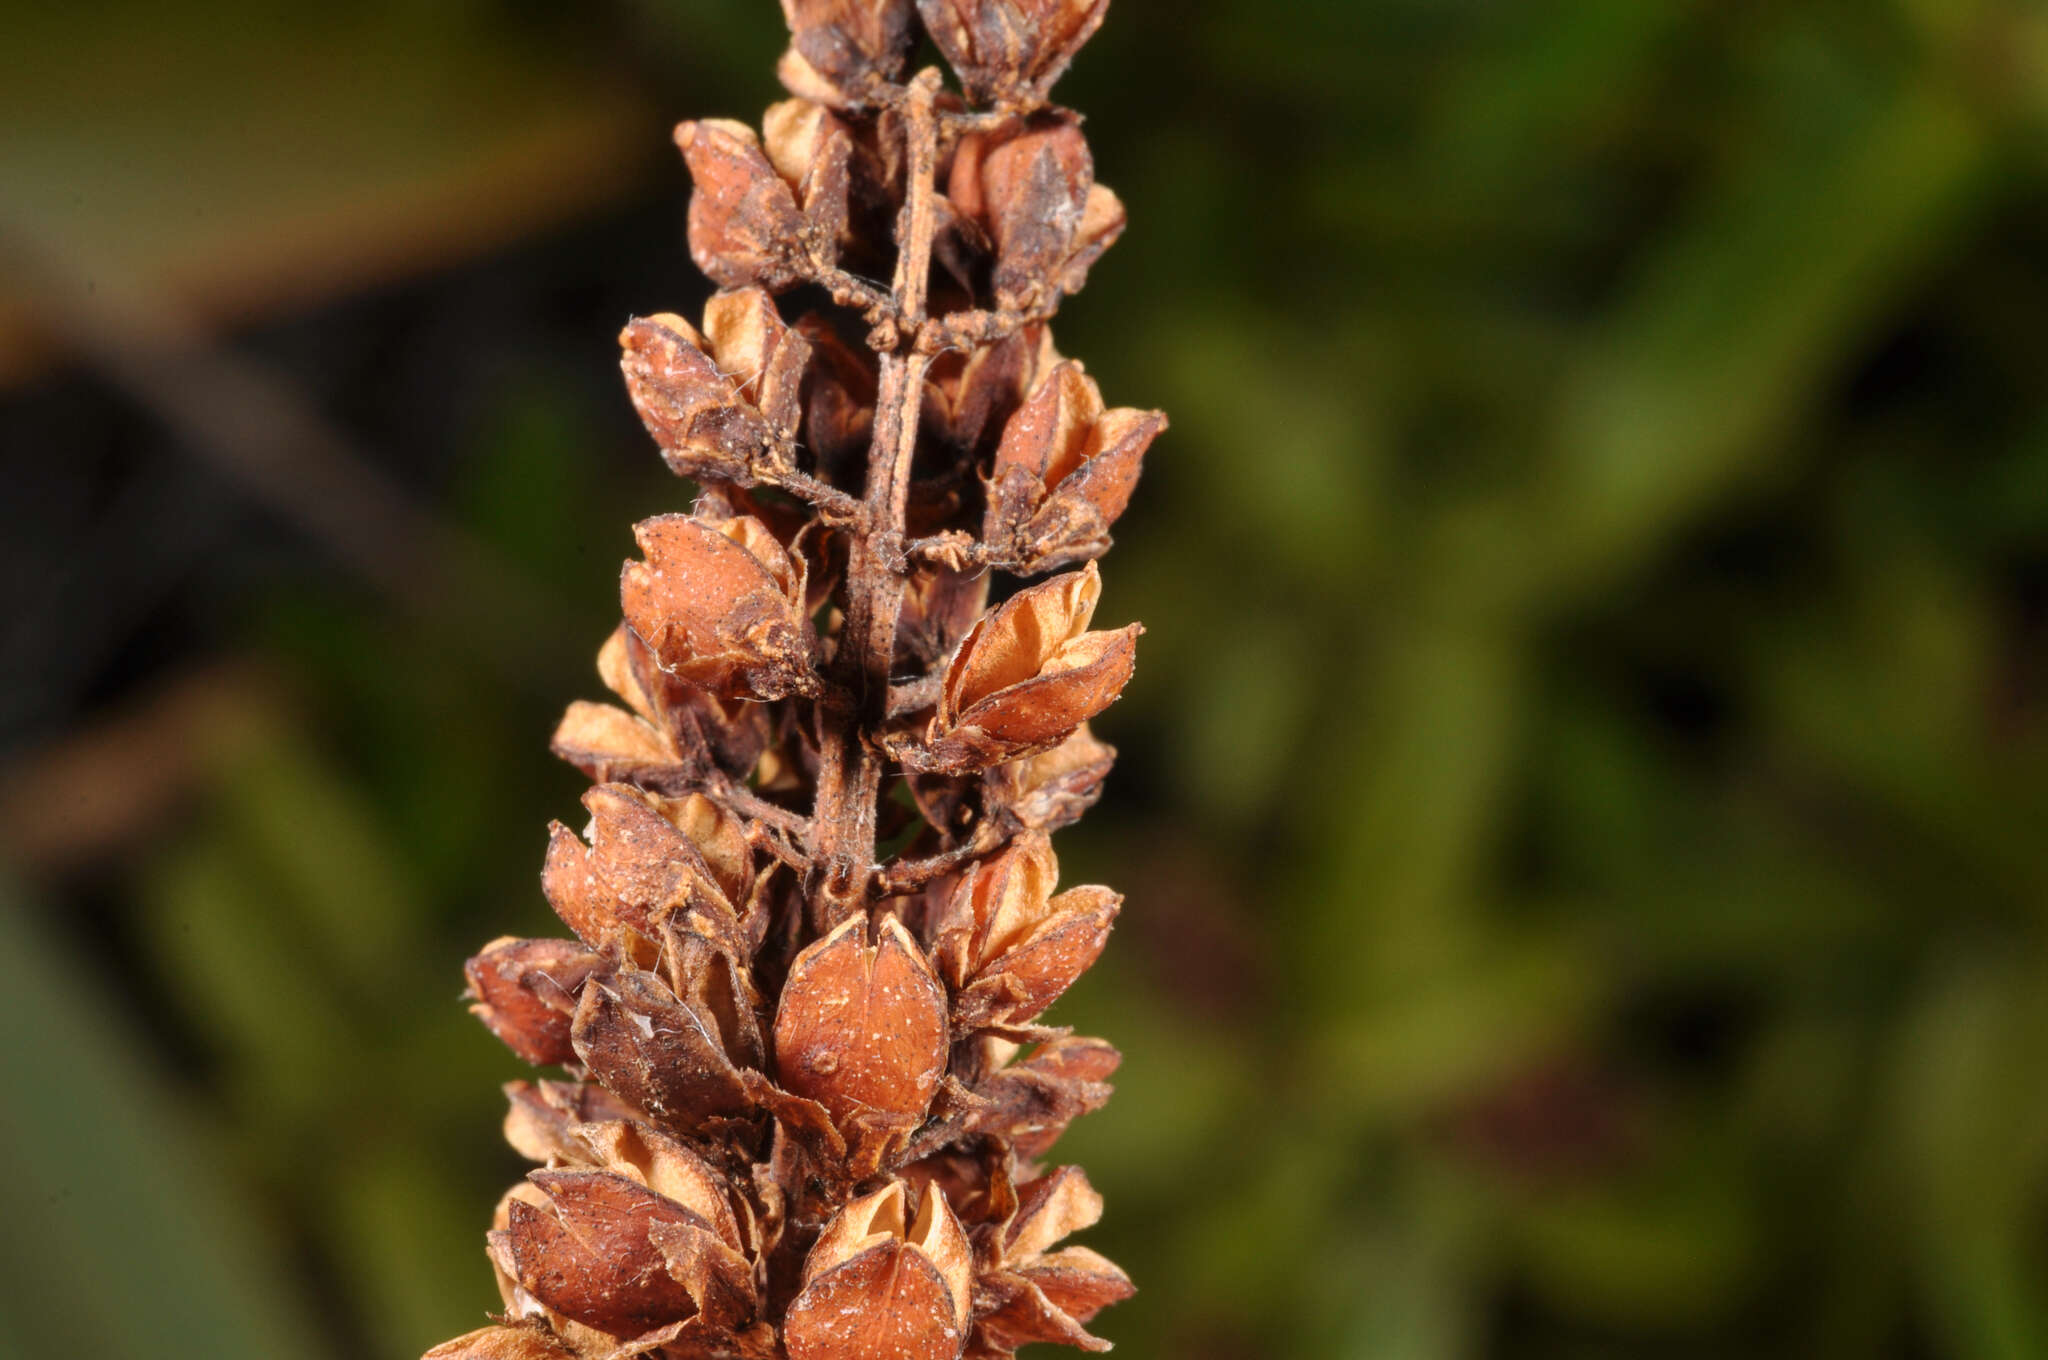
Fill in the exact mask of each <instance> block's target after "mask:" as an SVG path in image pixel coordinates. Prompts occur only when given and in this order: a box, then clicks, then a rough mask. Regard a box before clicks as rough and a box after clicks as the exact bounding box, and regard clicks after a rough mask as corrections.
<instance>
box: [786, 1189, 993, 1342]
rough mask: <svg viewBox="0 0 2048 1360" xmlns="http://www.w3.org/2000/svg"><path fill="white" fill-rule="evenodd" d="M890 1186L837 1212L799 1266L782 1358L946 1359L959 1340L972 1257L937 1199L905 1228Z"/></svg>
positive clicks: (898, 1192) (900, 1202) (934, 1194)
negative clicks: (799, 1287)
mask: <svg viewBox="0 0 2048 1360" xmlns="http://www.w3.org/2000/svg"><path fill="white" fill-rule="evenodd" d="M906 1209H907V1202H906V1196H905V1194H904V1185H903V1183H902V1182H901V1181H892V1182H890V1183H889V1184H888V1185H886V1186H884V1187H883V1188H882V1189H880V1190H878V1191H876V1192H875V1193H873V1194H871V1195H868V1196H866V1197H864V1198H862V1199H857V1200H854V1201H853V1202H852V1203H850V1204H848V1205H847V1206H846V1207H845V1208H843V1209H841V1210H840V1211H839V1213H838V1214H837V1215H835V1216H834V1218H833V1219H832V1221H831V1222H830V1223H828V1224H827V1225H826V1226H825V1230H824V1232H823V1233H821V1234H820V1235H819V1237H818V1242H817V1245H816V1246H814V1247H813V1248H812V1249H811V1254H810V1256H809V1257H808V1259H806V1261H805V1262H804V1289H803V1292H802V1293H800V1294H798V1295H797V1297H796V1300H795V1301H794V1302H793V1303H791V1304H790V1307H789V1313H788V1317H787V1321H786V1322H785V1324H784V1338H785V1340H786V1342H787V1344H788V1346H789V1354H790V1360H881V1358H882V1357H888V1358H889V1360H898V1358H899V1357H900V1360H953V1357H955V1356H958V1355H959V1354H960V1349H961V1344H962V1341H963V1339H964V1337H965V1332H966V1325H967V1318H968V1307H969V1301H970V1291H971V1287H972V1282H973V1271H974V1254H973V1250H972V1249H971V1248H970V1247H969V1246H968V1243H967V1236H966V1234H965V1233H964V1232H963V1231H962V1230H961V1228H960V1222H959V1220H958V1219H957V1218H956V1217H954V1215H953V1211H952V1209H951V1208H950V1207H949V1206H948V1205H947V1204H946V1197H945V1195H944V1193H943V1192H941V1191H939V1190H937V1189H931V1190H928V1191H927V1192H926V1194H925V1196H924V1202H923V1203H922V1204H921V1205H920V1206H919V1208H918V1213H917V1217H916V1219H915V1220H914V1221H911V1222H909V1223H906V1222H905V1219H906V1218H907V1216H908V1215H907V1213H906Z"/></svg>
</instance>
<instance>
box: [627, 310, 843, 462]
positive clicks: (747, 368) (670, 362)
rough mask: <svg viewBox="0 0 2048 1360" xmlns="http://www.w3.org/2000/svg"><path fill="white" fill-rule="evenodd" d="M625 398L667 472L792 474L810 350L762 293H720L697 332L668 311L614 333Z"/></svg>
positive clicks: (641, 319) (629, 323) (630, 324)
mask: <svg viewBox="0 0 2048 1360" xmlns="http://www.w3.org/2000/svg"><path fill="white" fill-rule="evenodd" d="M619 346H620V350H621V357H620V360H619V366H620V369H621V371H622V372H623V373H624V374H625V378H626V392H627V394H628V395H629V396H630V397H631V398H632V399H633V408H634V409H635V410H636V411H638V412H639V413H640V419H641V422H642V423H643V424H645V425H646V426H647V432H648V433H649V434H651V435H653V436H654V441H655V443H656V444H658V445H659V446H660V447H661V455H662V457H663V458H664V459H665V460H666V461H667V462H668V465H669V467H671V468H672V469H674V470H675V472H676V473H677V474H678V475H680V476H684V477H695V478H698V479H700V480H701V479H703V478H707V477H717V478H724V479H726V480H728V481H750V480H752V479H753V478H755V477H757V476H759V475H761V474H762V473H763V472H764V471H765V470H767V469H769V468H772V467H777V466H784V467H786V466H791V465H792V464H793V454H792V451H791V446H792V444H793V442H794V441H795V439H796V436H797V425H798V422H799V420H800V418H801V415H802V409H801V407H800V405H799V398H800V396H801V392H802V386H803V377H804V369H805V367H806V365H807V364H808V363H809V361H810V344H809V342H807V341H806V340H805V339H804V338H803V336H802V335H800V334H798V333H797V332H796V331H794V330H792V329H791V328H790V327H788V326H786V325H784V324H783V322H782V318H781V316H780V315H779V314H778V313H777V312H776V310H775V302H774V300H773V299H772V298H770V297H769V296H768V294H767V293H766V292H764V291H763V290H761V289H759V288H742V289H739V290H737V291H733V292H724V293H720V294H718V295H717V296H715V297H713V298H712V299H711V301H710V302H709V303H707V304H706V305H705V308H704V329H703V330H702V331H699V330H698V329H697V328H696V327H694V326H692V325H691V324H690V323H689V322H687V321H685V320H683V318H681V317H679V316H677V315H675V314H674V313H672V312H663V313H660V314H659V315H656V316H650V317H637V318H635V319H634V320H632V321H630V322H628V323H627V325H626V328H625V330H623V331H621V332H620V333H619Z"/></svg>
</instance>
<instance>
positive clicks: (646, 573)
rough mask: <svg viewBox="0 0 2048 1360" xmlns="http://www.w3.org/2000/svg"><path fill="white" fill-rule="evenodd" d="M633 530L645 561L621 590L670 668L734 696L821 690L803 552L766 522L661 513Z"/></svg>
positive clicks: (631, 619) (633, 618)
mask: <svg viewBox="0 0 2048 1360" xmlns="http://www.w3.org/2000/svg"><path fill="white" fill-rule="evenodd" d="M633 536H634V537H635V538H636V539H638V540H639V543H640V551H641V553H642V554H643V555H644V556H645V558H646V560H645V561H644V562H628V563H627V564H626V567H625V570H624V572H623V574H622V575H621V577H620V584H619V596H620V600H621V603H622V604H623V606H624V608H625V613H626V622H627V624H629V625H630V626H631V627H632V629H633V632H634V633H635V634H636V635H638V636H639V638H640V640H641V641H643V642H644V643H646V644H647V647H648V649H649V650H650V651H651V652H653V653H654V655H655V656H656V657H657V658H658V659H659V660H660V663H661V668H662V669H663V670H665V671H667V672H669V673H670V674H672V675H675V676H677V677H679V678H681V679H683V680H687V681H688V682H690V683H691V684H694V685H702V686H704V687H705V688H707V689H710V690H713V691H715V692H717V693H720V694H722V695H725V696H727V697H730V698H741V699H780V698H784V697H786V696H789V695H792V694H811V693H815V692H816V691H817V688H818V680H817V676H816V675H815V674H813V672H812V670H811V625H810V620H809V618H808V617H807V615H806V612H805V609H804V589H805V584H806V568H805V566H804V562H803V558H802V557H801V556H792V555H791V554H790V553H789V551H788V550H787V549H785V548H784V547H783V546H782V545H781V543H779V542H777V541H776V539H775V536H774V535H773V534H771V533H769V532H768V528H767V526H766V525H764V524H762V523H761V521H760V520H758V519H755V518H753V517H752V516H745V515H743V516H737V517H735V518H732V519H727V520H713V521H709V522H706V521H702V520H697V519H693V518H691V517H689V516H687V515H659V516H656V517H655V518H653V519H647V520H642V521H640V523H638V524H636V525H634V526H633Z"/></svg>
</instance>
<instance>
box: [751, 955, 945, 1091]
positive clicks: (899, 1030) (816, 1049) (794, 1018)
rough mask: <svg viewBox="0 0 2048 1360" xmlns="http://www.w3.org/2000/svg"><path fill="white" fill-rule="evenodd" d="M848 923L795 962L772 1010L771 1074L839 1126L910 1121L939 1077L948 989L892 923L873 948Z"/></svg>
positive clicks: (933, 1088) (933, 1089) (941, 1067)
mask: <svg viewBox="0 0 2048 1360" xmlns="http://www.w3.org/2000/svg"><path fill="white" fill-rule="evenodd" d="M866 924H867V923H866V920H865V919H864V918H863V917H859V916H854V917H850V918H848V919H847V920H846V921H845V922H843V923H841V925H840V926H839V927H838V929H836V930H834V931H833V932H832V933H831V934H829V935H827V936H826V937H825V938H824V939H822V940H819V941H817V942H816V943H815V944H813V945H811V946H810V947H809V948H807V949H805V950H804V952H803V953H801V954H799V955H797V958H796V962H795V963H794V964H793V965H791V967H790V970H789V979H788V980H787V981H786V982H785V983H784V984H783V987H782V999H781V1002H780V1004H779V1006H778V1007H777V1009H776V1013H775V1070H776V1075H777V1077H778V1078H779V1079H780V1080H781V1082H782V1084H783V1086H784V1087H785V1088H787V1089H788V1090H790V1091H792V1092H794V1093H796V1094H797V1095H799V1096H803V1097H805V1098H807V1099H810V1100H815V1101H817V1102H818V1103H819V1104H821V1105H823V1106H824V1107H825V1108H826V1109H827V1110H829V1111H830V1112H831V1114H832V1117H833V1118H834V1120H836V1121H837V1122H838V1123H839V1124H840V1125H841V1127H842V1128H846V1127H850V1126H853V1125H855V1124H856V1123H857V1122H858V1120H859V1119H860V1117H861V1116H863V1115H866V1114H868V1113H869V1112H875V1113H879V1114H881V1115H884V1116H893V1117H895V1118H896V1119H898V1120H907V1121H913V1122H914V1121H915V1120H917V1119H919V1118H921V1117H922V1116H923V1115H924V1112H925V1109H926V1108H927V1107H928V1106H929V1105H930V1104H931V1100H932V1096H933V1095H934V1094H935V1093H936V1092H937V1091H938V1089H939V1079H940V1078H941V1077H942V1076H944V1075H945V1070H946V992H945V989H944V988H943V987H941V986H940V985H939V980H938V978H937V977H936V976H935V975H934V974H933V973H932V967H931V964H930V963H929V962H927V961H926V959H925V956H924V951H923V950H921V949H919V948H918V946H917V941H915V940H913V939H911V938H910V932H909V931H907V930H905V929H904V928H903V924H902V922H900V921H898V920H896V918H894V917H893V916H892V917H885V918H884V919H883V920H882V922H881V924H880V926H879V927H878V928H877V931H876V935H877V937H878V940H877V943H875V944H873V945H870V944H868V943H867V942H866V929H865V927H866Z"/></svg>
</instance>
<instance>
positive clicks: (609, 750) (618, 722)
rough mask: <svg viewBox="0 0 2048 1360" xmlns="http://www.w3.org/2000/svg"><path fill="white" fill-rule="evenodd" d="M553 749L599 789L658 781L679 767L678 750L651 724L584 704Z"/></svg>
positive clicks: (572, 712)
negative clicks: (616, 784)
mask: <svg viewBox="0 0 2048 1360" xmlns="http://www.w3.org/2000/svg"><path fill="white" fill-rule="evenodd" d="M548 749H549V750H551V751H553V752H554V753H555V754H556V755H558V756H560V757H561V758H562V759H564V760H566V761H568V762H569V763H570V764H571V765H574V766H575V767H576V768H577V769H579V770H581V771H583V773H584V774H585V775H587V776H589V777H590V778H591V779H593V780H595V781H596V782H598V783H600V784H608V783H611V782H613V781H619V782H623V783H640V782H642V781H643V780H646V779H649V778H659V777H660V774H661V772H663V771H665V770H668V769H672V768H673V767H674V766H675V765H676V764H677V763H678V762H677V760H676V752H675V747H674V746H672V745H671V744H670V743H669V740H668V738H667V737H665V736H663V735H662V734H661V732H660V731H659V730H657V729H656V728H655V727H654V725H653V724H652V723H649V722H648V721H647V720H646V719H644V718H639V717H636V716H634V715H633V714H631V713H628V712H627V711H626V710H625V709H623V708H616V707H614V706H612V705H611V704H593V703H590V702H588V701H587V700H582V699H578V700H576V701H575V702H573V703H571V704H570V705H569V708H568V711H567V712H565V713H563V714H562V721H561V723H560V725H558V726H557V727H556V728H555V735H554V737H553V739H552V740H551V741H549V743H548Z"/></svg>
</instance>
